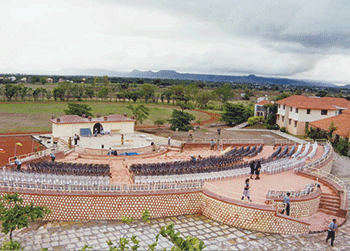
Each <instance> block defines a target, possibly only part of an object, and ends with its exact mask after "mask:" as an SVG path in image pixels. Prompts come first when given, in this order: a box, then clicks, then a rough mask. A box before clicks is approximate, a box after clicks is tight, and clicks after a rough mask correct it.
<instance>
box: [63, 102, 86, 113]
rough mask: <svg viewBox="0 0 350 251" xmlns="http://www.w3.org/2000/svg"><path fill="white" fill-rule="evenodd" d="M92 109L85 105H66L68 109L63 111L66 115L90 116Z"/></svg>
mask: <svg viewBox="0 0 350 251" xmlns="http://www.w3.org/2000/svg"><path fill="white" fill-rule="evenodd" d="M91 110H92V108H91V107H90V106H88V105H87V104H77V103H68V109H66V110H64V113H65V114H66V115H78V116H82V115H83V114H85V115H86V116H92V113H91Z"/></svg>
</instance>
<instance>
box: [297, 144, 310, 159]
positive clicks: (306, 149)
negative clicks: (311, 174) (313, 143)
mask: <svg viewBox="0 0 350 251" xmlns="http://www.w3.org/2000/svg"><path fill="white" fill-rule="evenodd" d="M309 149H310V142H308V143H307V144H306V146H305V149H304V151H303V152H302V154H300V156H299V158H304V157H305V156H306V155H307V154H308V152H309Z"/></svg>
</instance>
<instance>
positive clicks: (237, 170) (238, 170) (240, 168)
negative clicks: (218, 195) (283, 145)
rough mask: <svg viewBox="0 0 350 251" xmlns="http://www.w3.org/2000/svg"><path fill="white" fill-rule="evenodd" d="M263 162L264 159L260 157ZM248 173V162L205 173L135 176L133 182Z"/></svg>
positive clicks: (207, 178)
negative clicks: (227, 168)
mask: <svg viewBox="0 0 350 251" xmlns="http://www.w3.org/2000/svg"><path fill="white" fill-rule="evenodd" d="M260 161H261V163H265V161H266V160H265V159H260ZM249 173H250V167H249V162H244V163H240V164H236V165H234V166H232V167H231V169H229V170H221V171H212V172H206V173H191V174H179V175H162V176H135V177H134V182H135V184H156V183H171V182H204V181H212V180H221V179H226V178H238V177H244V176H248V175H249Z"/></svg>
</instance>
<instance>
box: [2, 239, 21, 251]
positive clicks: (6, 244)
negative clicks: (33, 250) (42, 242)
mask: <svg viewBox="0 0 350 251" xmlns="http://www.w3.org/2000/svg"><path fill="white" fill-rule="evenodd" d="M0 250H24V247H22V244H21V243H19V242H18V241H14V240H10V241H7V240H6V239H5V241H3V243H2V245H1V246H0Z"/></svg>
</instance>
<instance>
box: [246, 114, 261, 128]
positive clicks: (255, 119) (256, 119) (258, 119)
mask: <svg viewBox="0 0 350 251" xmlns="http://www.w3.org/2000/svg"><path fill="white" fill-rule="evenodd" d="M263 120H264V117H262V116H253V117H250V118H249V119H248V125H250V126H252V125H255V124H257V123H259V122H262V121H263Z"/></svg>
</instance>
